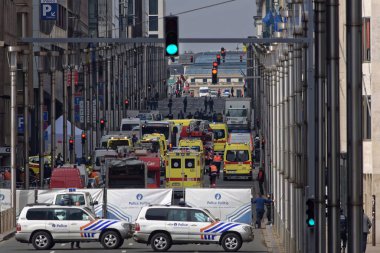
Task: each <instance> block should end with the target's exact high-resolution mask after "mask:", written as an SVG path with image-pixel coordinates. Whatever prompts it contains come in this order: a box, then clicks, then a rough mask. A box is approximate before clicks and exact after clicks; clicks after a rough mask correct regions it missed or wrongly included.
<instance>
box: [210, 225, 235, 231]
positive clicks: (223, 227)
mask: <svg viewBox="0 0 380 253" xmlns="http://www.w3.org/2000/svg"><path fill="white" fill-rule="evenodd" d="M230 225H231V223H226V224H225V225H224V226H222V227H220V228H218V229H216V230H213V231H211V232H213V233H216V232H219V231H221V230H223V229H225V228H226V227H228V226H230Z"/></svg>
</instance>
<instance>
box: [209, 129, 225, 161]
mask: <svg viewBox="0 0 380 253" xmlns="http://www.w3.org/2000/svg"><path fill="white" fill-rule="evenodd" d="M210 127H211V129H212V131H213V133H214V153H220V154H223V153H224V149H225V147H226V143H227V138H228V127H227V124H225V123H212V124H210Z"/></svg>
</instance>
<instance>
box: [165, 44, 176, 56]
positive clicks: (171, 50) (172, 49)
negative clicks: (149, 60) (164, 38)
mask: <svg viewBox="0 0 380 253" xmlns="http://www.w3.org/2000/svg"><path fill="white" fill-rule="evenodd" d="M166 52H167V53H168V54H170V55H174V54H176V53H177V52H178V47H177V45H175V44H170V45H168V46H167V47H166Z"/></svg>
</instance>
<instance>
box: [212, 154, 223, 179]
mask: <svg viewBox="0 0 380 253" xmlns="http://www.w3.org/2000/svg"><path fill="white" fill-rule="evenodd" d="M213 164H214V165H215V166H216V169H217V174H218V178H219V175H220V167H221V165H222V156H221V155H220V154H219V153H216V154H215V155H214V159H213Z"/></svg>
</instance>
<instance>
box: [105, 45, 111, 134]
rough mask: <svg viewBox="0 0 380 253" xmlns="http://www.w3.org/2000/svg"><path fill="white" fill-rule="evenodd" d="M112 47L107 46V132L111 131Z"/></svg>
mask: <svg viewBox="0 0 380 253" xmlns="http://www.w3.org/2000/svg"><path fill="white" fill-rule="evenodd" d="M111 60H112V58H111V49H110V48H107V117H106V121H107V132H110V131H111V95H112V94H111V63H112V61H111Z"/></svg>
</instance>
